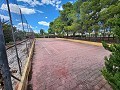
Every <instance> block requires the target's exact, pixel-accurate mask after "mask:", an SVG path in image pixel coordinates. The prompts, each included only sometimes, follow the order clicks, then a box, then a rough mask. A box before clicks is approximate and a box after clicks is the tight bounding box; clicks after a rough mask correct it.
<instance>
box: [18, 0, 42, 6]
mask: <svg viewBox="0 0 120 90" xmlns="http://www.w3.org/2000/svg"><path fill="white" fill-rule="evenodd" d="M17 1H20V2H24V3H28V4H30V5H31V6H33V7H34V6H36V5H42V3H40V2H39V1H37V0H17Z"/></svg>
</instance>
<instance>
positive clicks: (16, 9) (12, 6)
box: [0, 3, 20, 14]
mask: <svg viewBox="0 0 120 90" xmlns="http://www.w3.org/2000/svg"><path fill="white" fill-rule="evenodd" d="M9 6H10V10H11V12H13V13H17V14H19V13H20V10H19V7H18V5H16V4H12V3H10V4H9ZM0 9H2V10H6V11H7V10H8V8H7V4H2V5H1V7H0Z"/></svg>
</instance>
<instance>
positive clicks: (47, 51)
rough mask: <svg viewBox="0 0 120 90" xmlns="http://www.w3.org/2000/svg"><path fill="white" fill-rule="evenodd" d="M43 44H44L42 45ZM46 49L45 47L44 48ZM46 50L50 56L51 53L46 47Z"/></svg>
mask: <svg viewBox="0 0 120 90" xmlns="http://www.w3.org/2000/svg"><path fill="white" fill-rule="evenodd" d="M41 44H42V43H41ZM42 46H43V44H42ZM43 47H44V46H43ZM44 48H45V50H46V51H47V53H48V54H49V55H50V52H49V51H48V49H47V48H46V47H44Z"/></svg>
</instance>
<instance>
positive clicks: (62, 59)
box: [29, 39, 112, 90]
mask: <svg viewBox="0 0 120 90" xmlns="http://www.w3.org/2000/svg"><path fill="white" fill-rule="evenodd" d="M109 54H110V52H108V51H106V50H105V49H104V48H103V47H98V46H92V45H87V44H81V43H75V42H69V41H63V40H58V39H37V40H36V43H35V52H34V56H33V62H32V77H31V78H32V79H31V81H30V82H29V83H30V84H32V88H33V90H112V89H111V87H110V86H109V85H108V84H107V82H106V81H105V79H104V78H103V76H102V75H101V71H100V70H101V69H102V67H103V66H104V56H108V55H109Z"/></svg>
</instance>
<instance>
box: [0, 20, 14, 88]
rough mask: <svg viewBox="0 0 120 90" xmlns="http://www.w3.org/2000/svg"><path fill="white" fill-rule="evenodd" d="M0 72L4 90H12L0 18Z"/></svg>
mask: <svg viewBox="0 0 120 90" xmlns="http://www.w3.org/2000/svg"><path fill="white" fill-rule="evenodd" d="M0 70H1V73H2V77H3V84H4V89H5V90H13V87H12V82H11V72H10V68H9V64H8V58H7V53H6V48H5V40H4V35H3V30H2V23H1V18H0Z"/></svg>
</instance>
